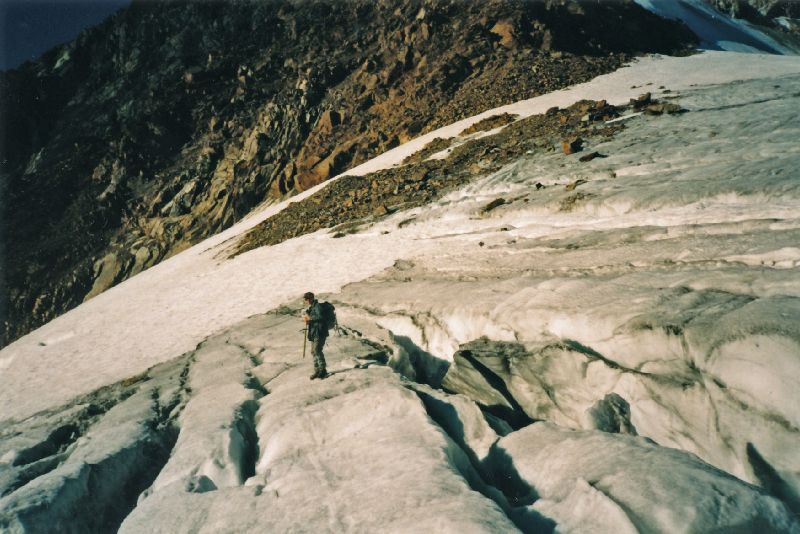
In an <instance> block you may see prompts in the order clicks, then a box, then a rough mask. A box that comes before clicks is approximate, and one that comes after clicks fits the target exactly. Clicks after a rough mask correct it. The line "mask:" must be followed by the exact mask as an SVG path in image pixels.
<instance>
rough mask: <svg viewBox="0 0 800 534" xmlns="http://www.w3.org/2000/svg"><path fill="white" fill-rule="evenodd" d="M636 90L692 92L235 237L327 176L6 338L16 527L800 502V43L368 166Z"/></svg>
mask: <svg viewBox="0 0 800 534" xmlns="http://www.w3.org/2000/svg"><path fill="white" fill-rule="evenodd" d="M644 92H652V93H653V95H654V96H657V97H658V98H662V99H666V100H669V101H673V102H676V103H678V104H680V105H681V106H682V107H683V108H685V109H686V110H687V112H686V113H683V114H680V115H674V116H673V115H670V116H663V117H648V116H645V115H635V114H631V115H630V116H626V117H624V121H623V122H624V123H625V126H626V127H625V129H624V130H622V131H620V132H619V133H617V134H616V135H614V136H613V137H611V138H608V139H600V138H598V139H589V140H587V143H588V145H589V147H588V149H587V150H591V151H599V152H601V153H602V154H604V155H607V157H605V158H598V159H595V160H592V161H590V162H580V161H579V157H580V155H581V154H576V155H570V156H567V155H564V154H563V153H561V151H560V150H555V151H550V152H547V153H535V154H529V155H526V156H525V157H522V158H520V159H518V160H516V161H513V162H511V163H510V164H508V165H505V166H504V167H503V168H501V169H500V170H498V171H496V172H492V173H490V174H488V175H482V174H481V173H480V172H476V174H475V176H474V178H473V180H472V181H471V183H469V184H468V185H467V186H465V187H462V188H460V189H458V190H456V191H453V192H451V193H449V194H447V195H446V196H444V197H443V198H441V199H439V200H437V201H435V202H434V203H432V204H430V205H426V206H422V207H416V208H413V209H412V210H405V211H401V212H398V213H394V214H390V215H389V216H387V217H384V218H381V219H378V220H374V221H367V222H365V223H364V224H363V225H361V227H360V228H359V230H358V231H357V232H355V233H350V234H347V235H345V236H343V237H340V238H336V239H334V238H333V236H332V232H330V231H329V230H321V231H318V232H315V233H313V234H309V235H306V236H302V237H298V238H294V239H291V240H288V241H285V242H283V243H280V244H278V245H274V246H270V247H262V248H259V249H255V250H252V251H250V252H247V253H244V254H241V255H238V256H235V257H230V254H231V252H232V251H233V250H234V249H235V246H236V243H237V240H238V239H240V238H241V237H242V236H243V235H244V234H245V233H246V232H247V231H248V230H249V229H251V228H253V227H254V226H256V225H257V224H259V223H260V222H262V221H264V220H265V219H267V218H268V217H270V216H272V215H274V214H275V213H277V212H279V211H280V210H281V209H283V208H284V207H285V206H286V205H288V204H289V203H292V202H302V201H303V200H304V199H306V198H308V197H310V196H312V195H315V194H324V192H325V188H326V187H328V184H322V185H320V186H318V187H316V188H314V189H312V190H310V191H306V192H304V193H302V194H301V195H298V196H297V197H294V198H292V199H289V200H287V201H286V202H284V203H281V204H277V205H271V206H263V207H262V208H260V209H258V210H256V211H255V212H253V213H252V214H251V215H250V216H248V217H247V218H246V219H244V220H243V221H241V222H240V223H238V224H237V225H236V226H234V227H232V228H230V229H228V230H226V231H225V232H223V233H221V234H219V235H217V236H214V237H212V238H210V239H209V240H207V241H205V242H203V243H201V244H199V245H197V246H195V247H193V248H192V249H189V250H187V251H185V252H183V253H181V254H179V255H177V256H175V257H173V258H171V259H169V260H167V261H165V262H163V263H161V264H159V265H157V266H155V267H153V268H151V269H149V270H147V271H145V272H143V273H141V274H139V275H137V276H136V277H134V278H131V279H130V280H127V281H126V282H124V283H122V284H120V285H119V286H117V287H114V288H112V289H110V290H109V291H107V292H105V293H103V294H101V295H98V296H97V297H95V298H93V299H91V300H89V301H88V302H86V303H84V304H83V305H81V306H80V307H78V308H76V309H75V310H72V311H71V312H69V313H67V314H65V315H64V316H62V317H59V318H57V319H55V320H54V321H52V322H50V323H48V324H47V325H45V326H43V327H42V328H40V329H38V330H36V331H34V332H32V333H30V334H29V335H27V336H25V337H23V338H21V339H19V340H18V341H16V342H15V343H13V344H11V345H9V346H8V347H6V348H4V349H3V350H2V351H0V529H2V530H3V531H9V532H44V531H59V532H86V531H116V530H119V531H121V532H220V531H227V532H249V531H253V532H256V531H265V530H267V531H281V532H283V531H297V532H304V531H309V532H310V531H314V532H341V531H353V532H374V531H387V532H410V531H421V530H430V531H437V532H511V531H523V532H587V531H591V532H711V531H717V532H727V531H738V532H800V523H799V522H798V519H797V517H798V516H797V514H798V512H799V511H800V455H799V454H798V452H797V450H798V448H797V443H798V442H800V440H799V439H798V438H800V394H798V393H797V388H796V384H797V383H798V380H799V379H800V327H799V326H798V325H800V321H798V319H800V277H798V269H799V268H800V247H799V246H798V243H800V231H799V229H800V182H799V181H798V176H797V170H796V169H798V168H800V146H799V145H798V143H797V139H800V126H798V125H800V121H799V120H798V110H800V107H799V106H798V95H800V60H798V59H797V58H796V57H782V56H768V55H759V54H738V53H731V52H703V53H700V54H696V55H693V56H689V57H684V58H667V57H660V56H653V57H649V58H644V59H640V60H638V61H636V62H634V63H633V64H631V65H630V66H628V67H626V68H623V69H621V70H619V71H617V72H615V73H612V74H609V75H606V76H602V77H600V78H598V79H596V80H593V81H592V82H589V83H586V84H582V85H579V86H575V87H572V88H569V89H566V90H563V91H558V92H556V93H552V94H548V95H543V96H541V97H537V98H535V99H532V100H529V101H525V102H519V103H516V104H512V105H510V106H504V107H503V108H498V109H496V110H492V111H490V112H486V113H484V114H481V115H478V116H476V117H473V118H471V119H468V120H465V121H460V122H459V123H456V124H453V125H451V126H448V127H445V128H443V129H441V130H437V131H436V132H431V133H430V134H427V135H426V136H423V137H421V138H419V139H416V140H414V141H411V142H409V143H406V144H405V145H402V146H400V147H398V148H396V149H394V150H392V151H390V152H387V153H386V154H384V155H382V156H379V157H378V158H376V159H374V160H372V161H370V162H367V163H365V164H364V165H362V166H360V167H359V168H356V169H351V170H350V171H349V172H348V174H366V173H369V172H373V171H376V170H379V169H382V168H388V167H391V166H394V165H399V164H401V162H402V160H403V159H404V158H405V157H407V156H409V155H411V154H413V153H414V152H416V151H418V150H419V149H421V148H422V147H423V146H425V144H427V143H428V142H430V141H431V140H432V139H434V138H436V137H451V136H457V135H458V132H461V131H462V130H463V129H464V128H465V127H466V126H468V125H469V124H472V123H474V122H477V121H479V120H481V119H483V118H486V117H489V116H492V115H495V114H499V113H503V112H508V113H513V114H517V115H519V116H520V117H525V116H530V115H534V114H541V113H544V112H545V111H547V109H549V108H551V107H552V106H562V107H565V106H568V105H571V104H572V103H574V102H576V101H578V100H581V99H592V100H601V99H604V100H607V101H608V102H610V103H617V104H621V103H625V102H627V101H628V99H630V98H635V97H637V96H639V95H640V94H642V93H644ZM489 134H491V132H489ZM486 138H490V136H489V137H486ZM464 142H469V140H468V139H465V140H464ZM537 184H539V186H537ZM576 184H577V185H576ZM497 199H503V203H502V204H501V205H499V206H498V207H496V208H495V209H492V210H491V211H488V212H487V211H485V210H484V209H483V208H484V207H486V206H487V205H489V204H490V203H492V202H493V201H495V200H497ZM308 290H312V291H315V292H317V293H320V294H322V298H323V299H324V300H329V301H331V302H333V303H334V304H335V305H336V308H337V313H338V316H339V322H340V324H341V325H342V332H341V333H340V334H339V335H333V336H331V338H330V340H329V343H328V346H327V347H326V355H327V357H328V361H329V371H331V372H332V376H331V377H330V378H329V379H326V380H324V381H313V382H310V381H309V380H308V374H309V371H310V368H311V362H310V357H309V356H308V355H305V358H304V357H303V353H302V345H303V340H302V333H301V332H300V329H301V328H302V320H301V319H300V316H299V309H300V296H301V295H302V293H303V292H304V291H308Z"/></svg>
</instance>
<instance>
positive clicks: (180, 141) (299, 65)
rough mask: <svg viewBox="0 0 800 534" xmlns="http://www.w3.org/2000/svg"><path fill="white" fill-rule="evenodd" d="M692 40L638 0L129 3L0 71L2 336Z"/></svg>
mask: <svg viewBox="0 0 800 534" xmlns="http://www.w3.org/2000/svg"><path fill="white" fill-rule="evenodd" d="M576 6H577V7H576ZM693 42H694V37H693V36H692V35H691V34H690V33H689V32H688V30H686V29H685V27H683V26H681V25H679V24H677V23H674V22H669V21H664V20H662V19H659V18H657V17H655V16H654V15H652V14H650V13H648V12H646V11H644V10H643V9H641V8H640V7H638V6H637V5H636V4H635V3H633V2H614V3H596V2H585V3H584V2H578V3H576V2H564V1H550V2H530V3H527V2H517V1H511V0H493V1H491V2H465V3H460V2H451V1H443V0H442V1H440V0H435V1H434V0H425V1H421V0H392V1H388V0H387V1H381V2H373V1H366V0H357V1H354V2H347V3H339V2H336V3H332V2H322V1H320V2H278V1H267V2H254V3H240V4H235V5H228V4H220V3H182V2H171V1H170V2H134V3H133V4H132V5H131V6H130V7H129V8H127V9H125V10H122V11H120V12H119V13H117V14H116V15H114V16H112V17H111V18H110V19H108V20H107V21H106V22H104V23H103V24H102V25H100V26H98V27H95V28H92V29H90V30H87V31H85V32H83V33H82V34H81V35H80V36H79V37H78V38H77V39H76V40H75V41H73V42H71V43H68V44H65V45H63V46H60V47H58V48H55V49H53V50H51V51H49V52H48V53H46V54H45V55H43V56H42V57H41V58H40V59H38V60H36V61H34V62H29V63H26V64H24V65H22V66H21V67H20V68H18V69H16V70H13V71H9V72H4V73H2V74H0V95H2V96H0V114H1V115H2V116H3V118H4V119H3V120H4V126H5V131H6V132H9V133H10V132H13V135H6V136H4V137H3V138H2V142H1V143H0V161H2V172H1V173H0V175H1V176H2V180H3V182H2V184H1V185H2V188H3V198H4V203H3V204H4V208H5V212H4V213H2V215H0V216H1V217H2V228H3V229H4V234H3V242H2V247H3V248H4V253H3V256H4V257H5V258H8V260H7V263H6V265H4V272H5V273H6V279H5V285H6V287H7V291H3V295H2V298H3V301H2V302H0V309H2V310H4V311H5V313H4V316H3V317H2V318H0V319H1V320H2V322H3V325H2V333H0V346H3V345H6V344H8V343H9V342H11V341H12V340H14V339H16V338H17V337H19V336H21V335H22V334H24V333H26V332H28V331H30V330H31V329H33V328H35V327H37V326H38V325H41V324H43V323H44V322H47V321H49V320H50V319H53V318H54V317H56V316H58V315H59V314H61V313H63V312H65V311H66V310H68V309H70V308H72V307H74V306H76V305H77V304H79V303H80V302H82V301H84V300H85V299H86V298H89V297H91V296H93V295H96V294H97V293H99V292H101V291H103V290H105V289H107V288H108V287H110V286H111V285H114V284H117V283H119V282H121V281H123V280H125V279H126V278H127V277H129V276H131V275H133V274H135V273H137V272H140V271H141V270H143V269H146V268H148V267H150V266H152V265H154V264H156V263H158V262H159V261H161V260H163V259H164V258H166V257H169V256H170V255H173V254H175V253H176V252H179V251H180V250H183V249H185V248H187V247H188V246H190V245H192V244H193V243H196V242H198V241H199V240H201V239H203V238H205V237H207V236H209V235H211V234H213V233H215V232H218V231H220V230H222V229H224V228H226V227H228V226H230V225H231V224H233V223H234V222H235V221H236V220H238V219H239V218H241V217H242V216H244V215H245V214H246V213H248V212H249V211H250V210H251V209H252V208H253V207H254V206H256V205H258V204H259V203H261V202H263V201H265V200H276V199H280V198H283V197H285V196H287V195H291V194H293V193H295V192H297V191H301V190H303V189H307V188H309V187H311V186H313V185H316V184H318V183H320V182H321V181H324V180H326V179H328V178H330V177H331V176H333V175H336V174H338V173H340V172H342V171H344V170H346V169H347V168H348V167H350V166H353V165H356V164H358V163H361V162H363V161H365V160H367V159H368V158H370V157H373V156H375V155H377V154H379V153H381V152H383V151H385V150H387V149H389V148H392V147H394V146H396V145H398V144H400V143H403V142H405V141H407V140H409V139H411V138H413V137H416V136H418V135H419V134H421V133H424V132H426V131H430V130H432V129H434V128H436V127H438V126H441V125H444V124H449V123H452V122H453V121H455V120H458V119H462V118H465V117H468V116H471V115H474V114H476V113H478V112H481V111H484V110H486V109H490V108H492V107H495V106H498V105H501V104H507V103H510V102H513V101H517V100H520V99H525V98H530V97H533V96H535V95H537V94H541V93H544V92H548V91H552V90H554V89H557V88H560V87H564V86H566V85H570V84H574V83H578V82H582V81H586V80H588V79H590V78H592V77H594V76H596V75H598V74H601V73H604V72H608V71H610V70H612V69H614V68H616V67H618V66H619V65H621V64H622V62H623V61H625V60H626V58H628V57H630V56H631V55H632V54H636V53H640V52H663V53H670V52H674V51H679V50H684V49H685V47H686V46H688V45H690V44H691V43H693ZM110 255H113V257H114V258H115V259H114V260H113V261H111V260H110V259H109V258H110Z"/></svg>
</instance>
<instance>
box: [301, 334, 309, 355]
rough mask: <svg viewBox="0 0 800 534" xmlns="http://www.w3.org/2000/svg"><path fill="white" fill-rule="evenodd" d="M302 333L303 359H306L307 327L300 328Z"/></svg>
mask: <svg viewBox="0 0 800 534" xmlns="http://www.w3.org/2000/svg"><path fill="white" fill-rule="evenodd" d="M300 331H301V332H302V333H303V359H304V360H305V359H306V341H307V340H308V336H307V335H306V333H307V332H308V328H303V329H302V330H300Z"/></svg>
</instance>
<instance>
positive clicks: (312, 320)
mask: <svg viewBox="0 0 800 534" xmlns="http://www.w3.org/2000/svg"><path fill="white" fill-rule="evenodd" d="M303 300H304V301H305V302H306V304H308V308H306V313H305V315H304V316H303V319H304V320H305V322H306V337H307V338H308V340H309V341H310V342H311V355H312V356H313V357H314V374H313V375H311V380H314V379H315V378H327V377H328V371H327V370H326V369H325V355H324V354H323V353H322V347H323V345H325V340H326V339H327V337H328V328H327V325H326V324H325V317H324V311H323V307H322V305H321V304H320V303H319V301H317V299H316V298H315V297H314V293H311V292H308V293H306V294H305V295H303Z"/></svg>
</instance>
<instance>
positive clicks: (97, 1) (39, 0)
mask: <svg viewBox="0 0 800 534" xmlns="http://www.w3.org/2000/svg"><path fill="white" fill-rule="evenodd" d="M129 4H130V0H90V1H86V0H80V1H75V0H0V70H8V69H13V68H16V67H18V66H19V65H21V64H22V63H24V62H25V61H28V60H31V59H36V58H37V57H39V56H41V55H42V54H43V53H44V52H46V51H47V50H49V49H50V48H52V47H54V46H56V45H59V44H62V43H66V42H69V41H71V40H72V39H74V38H75V37H76V36H77V35H78V34H79V33H80V32H81V30H83V29H85V28H88V27H91V26H94V25H96V24H99V23H100V22H102V21H103V20H104V19H105V18H106V17H108V16H109V15H111V14H112V13H114V12H116V11H117V10H119V9H120V8H122V7H124V6H127V5H129Z"/></svg>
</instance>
